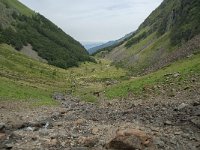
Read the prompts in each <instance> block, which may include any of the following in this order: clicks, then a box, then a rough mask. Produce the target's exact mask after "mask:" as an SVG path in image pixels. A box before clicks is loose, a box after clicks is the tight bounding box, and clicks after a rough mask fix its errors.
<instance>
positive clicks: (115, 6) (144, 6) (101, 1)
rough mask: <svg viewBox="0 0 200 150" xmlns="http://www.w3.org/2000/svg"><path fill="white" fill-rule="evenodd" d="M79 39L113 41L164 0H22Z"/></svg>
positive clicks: (133, 28)
mask: <svg viewBox="0 0 200 150" xmlns="http://www.w3.org/2000/svg"><path fill="white" fill-rule="evenodd" d="M20 1H21V2H22V3H24V4H26V5H27V6H29V7H30V8H31V9H33V10H35V11H36V12H39V13H41V14H42V15H44V16H45V17H47V18H48V19H50V20H51V21H53V22H54V23H55V24H57V25H58V26H59V27H61V28H62V29H63V30H64V31H65V32H66V33H68V34H70V35H71V36H72V37H74V38H75V39H77V40H79V41H109V40H114V39H118V38H120V37H122V36H124V35H125V34H126V33H129V32H132V31H134V30H136V29H137V28H138V26H139V25H140V24H141V23H142V22H143V21H144V19H145V18H146V17H147V16H148V15H149V14H150V13H151V12H152V11H153V10H154V9H155V8H156V7H157V6H158V5H159V4H160V3H161V2H162V0H151V1H150V0H58V1H55V0H20Z"/></svg>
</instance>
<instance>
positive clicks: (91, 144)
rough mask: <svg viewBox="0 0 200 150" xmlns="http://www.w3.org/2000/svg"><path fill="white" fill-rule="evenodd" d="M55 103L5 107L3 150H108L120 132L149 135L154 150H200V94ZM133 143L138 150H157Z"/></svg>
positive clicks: (65, 99)
mask: <svg viewBox="0 0 200 150" xmlns="http://www.w3.org/2000/svg"><path fill="white" fill-rule="evenodd" d="M183 97H184V98H183ZM55 98H56V99H57V100H58V99H59V100H58V101H60V103H61V106H59V107H56V108H55V107H54V108H53V107H52V108H48V107H42V108H37V109H32V110H30V109H16V110H14V109H13V107H11V106H9V107H8V105H6V103H5V104H1V109H0V113H1V121H2V122H4V124H3V123H1V124H0V132H1V134H0V140H1V142H0V149H14V150H15V149H41V150H44V149H52V150H54V149H65V150H104V149H106V148H107V149H109V148H108V147H107V146H106V145H107V144H109V142H110V141H111V140H112V139H113V138H114V137H115V135H116V131H118V130H119V129H121V130H123V129H136V130H139V131H142V132H144V133H146V134H147V135H148V136H149V137H151V139H152V141H153V142H152V143H153V146H154V147H153V149H166V150H173V149H174V150H175V149H176V150H188V149H193V150H198V149H199V148H200V123H199V122H200V96H199V93H196V92H195V93H190V94H189V95H188V94H187V96H186V95H184V94H182V95H179V96H178V97H174V98H165V100H162V101H161V98H162V99H163V97H160V98H159V97H157V98H156V99H154V98H152V100H151V99H149V101H142V100H121V101H117V100H116V101H110V102H108V101H101V102H100V103H99V104H98V105H96V104H91V103H86V102H81V101H79V100H77V99H75V98H73V97H70V96H58V97H55ZM18 106H19V105H18ZM11 110H13V111H11ZM1 121H0V122H1ZM132 142H133V144H134V145H136V146H138V147H139V148H138V149H152V148H150V147H145V148H140V146H141V145H140V144H141V143H138V142H137V141H132Z"/></svg>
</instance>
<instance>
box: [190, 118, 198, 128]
mask: <svg viewBox="0 0 200 150" xmlns="http://www.w3.org/2000/svg"><path fill="white" fill-rule="evenodd" d="M191 122H192V123H193V124H194V125H195V126H196V127H198V128H200V117H196V118H193V119H191Z"/></svg>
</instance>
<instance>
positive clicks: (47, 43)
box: [0, 0, 92, 68]
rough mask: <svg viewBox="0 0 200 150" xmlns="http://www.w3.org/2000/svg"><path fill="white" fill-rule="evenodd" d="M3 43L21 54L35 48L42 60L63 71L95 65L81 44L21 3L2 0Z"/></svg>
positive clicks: (0, 25)
mask: <svg viewBox="0 0 200 150" xmlns="http://www.w3.org/2000/svg"><path fill="white" fill-rule="evenodd" d="M0 43H7V44H10V45H12V46H13V47H15V48H16V49H17V50H21V49H22V47H23V46H25V45H27V44H31V45H32V47H33V50H35V51H37V52H38V55H39V56H40V57H42V58H43V59H46V60H47V61H48V63H49V64H51V65H54V66H57V67H61V68H67V67H71V66H77V65H78V63H79V62H82V61H92V59H91V58H90V57H89V56H88V53H87V51H86V50H85V48H84V47H83V46H82V45H81V44H80V43H79V42H77V41H76V40H74V39H73V38H72V37H70V36H69V35H67V34H66V33H65V32H63V31H62V30H61V29H60V28H59V27H57V26H56V25H55V24H53V23H52V22H50V21H49V20H48V19H47V18H45V17H44V16H42V15H40V14H38V13H35V12H33V11H32V10H30V9H29V8H27V7H26V6H24V5H23V4H21V3H20V2H18V1H17V0H0Z"/></svg>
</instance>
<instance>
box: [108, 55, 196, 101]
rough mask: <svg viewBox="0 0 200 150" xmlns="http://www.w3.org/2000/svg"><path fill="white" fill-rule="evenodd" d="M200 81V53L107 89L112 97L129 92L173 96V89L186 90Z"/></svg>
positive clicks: (125, 94)
mask: <svg viewBox="0 0 200 150" xmlns="http://www.w3.org/2000/svg"><path fill="white" fill-rule="evenodd" d="M199 83H200V54H199V53H198V54H196V55H194V56H192V57H190V58H186V59H182V60H179V61H177V62H175V63H173V64H171V65H169V66H167V67H165V68H163V69H161V70H158V71H156V72H153V73H151V74H148V75H144V76H140V77H135V78H133V79H131V80H130V81H125V82H122V83H120V84H118V85H116V86H114V87H111V88H109V89H107V90H106V95H107V97H109V98H110V99H113V98H119V97H126V96H128V94H133V95H135V96H139V95H140V96H142V95H143V96H144V95H145V94H151V95H155V94H162V95H164V93H165V94H167V95H168V96H173V93H172V92H173V91H171V90H173V89H175V90H178V91H184V90H186V89H187V88H188V89H189V88H190V87H192V86H194V85H195V84H199ZM163 91H164V93H162V92H163Z"/></svg>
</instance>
